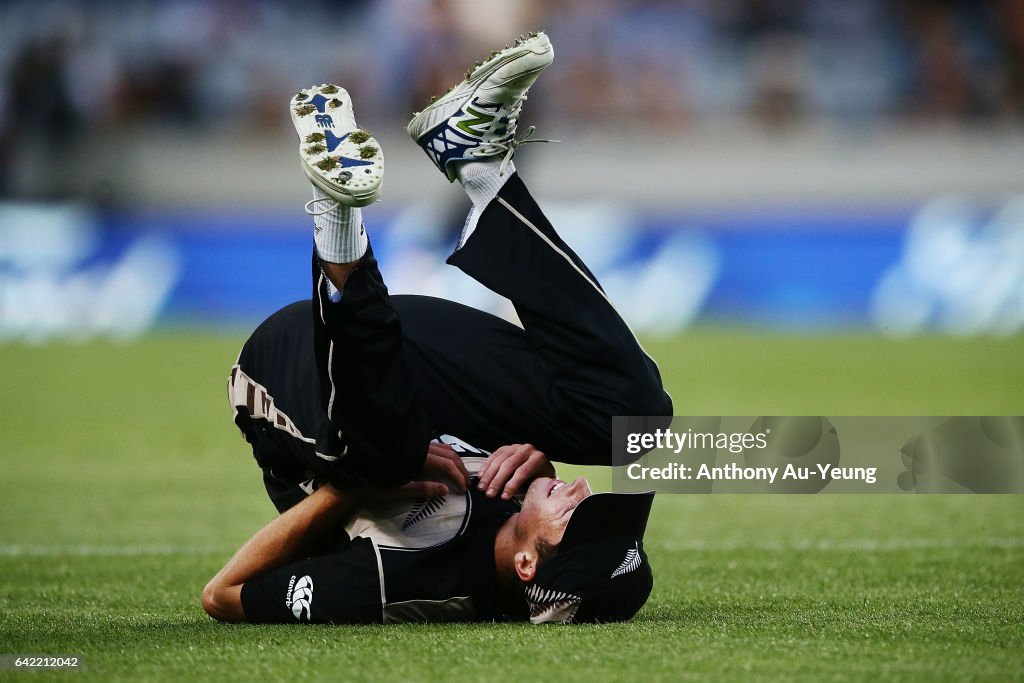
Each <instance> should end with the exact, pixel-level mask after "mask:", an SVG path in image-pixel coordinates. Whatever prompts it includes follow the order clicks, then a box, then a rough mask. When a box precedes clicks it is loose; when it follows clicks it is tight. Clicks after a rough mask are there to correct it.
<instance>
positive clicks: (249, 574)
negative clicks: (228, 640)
mask: <svg viewBox="0 0 1024 683" xmlns="http://www.w3.org/2000/svg"><path fill="white" fill-rule="evenodd" d="M355 501H356V497H355V496H354V495H351V494H346V493H344V492H342V491H339V490H338V489H336V488H334V487H333V486H331V485H330V484H325V485H323V486H321V487H320V488H319V489H318V490H317V491H315V492H314V493H313V495H311V496H309V497H307V498H306V499H305V500H303V501H302V502H300V503H299V504H298V505H296V506H295V507H293V508H291V509H290V510H287V511H286V512H285V513H284V514H282V515H281V516H279V517H277V518H276V519H274V520H273V521H272V522H270V523H269V524H267V525H266V526H265V527H263V528H262V529H260V531H259V532H257V533H256V535H255V536H253V537H252V538H250V539H249V540H248V541H247V542H246V543H245V545H243V546H242V547H241V548H239V549H238V552H236V553H235V555H234V557H232V558H231V560H230V561H229V562H228V563H227V564H226V565H224V568H223V569H221V570H220V571H219V572H217V575H216V576H214V577H213V578H212V579H210V582H209V583H207V584H206V588H204V589H203V609H204V610H206V613H207V614H209V615H210V616H211V617H213V618H214V619H217V620H220V621H232V622H238V621H245V612H244V611H243V610H242V584H244V583H245V582H246V581H249V580H250V579H253V578H255V577H257V576H260V575H261V574H265V573H266V572H268V571H270V570H271V569H276V568H277V567H280V566H282V565H285V564H287V563H289V562H291V561H292V560H295V559H297V558H300V557H304V556H305V555H307V554H308V553H309V551H310V549H311V548H313V547H314V546H315V543H316V541H317V540H318V539H319V538H320V537H321V536H322V535H323V533H324V532H325V531H327V530H328V529H331V528H332V527H334V525H335V524H336V523H337V522H338V521H339V520H341V518H342V517H344V516H345V515H347V514H348V513H349V512H350V511H351V510H352V507H353V506H354V504H355Z"/></svg>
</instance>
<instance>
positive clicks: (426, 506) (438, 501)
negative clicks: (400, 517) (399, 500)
mask: <svg viewBox="0 0 1024 683" xmlns="http://www.w3.org/2000/svg"><path fill="white" fill-rule="evenodd" d="M444 501H445V497H444V496H434V497H433V498H423V499H421V500H419V501H417V502H416V504H415V505H413V506H412V509H411V510H409V514H408V515H406V517H405V521H404V522H402V531H406V530H408V529H409V527H411V526H412V525H413V524H416V523H417V522H422V521H423V520H424V519H426V518H427V517H430V516H431V515H433V514H434V513H435V512H437V511H438V510H440V509H441V507H442V506H443V505H444Z"/></svg>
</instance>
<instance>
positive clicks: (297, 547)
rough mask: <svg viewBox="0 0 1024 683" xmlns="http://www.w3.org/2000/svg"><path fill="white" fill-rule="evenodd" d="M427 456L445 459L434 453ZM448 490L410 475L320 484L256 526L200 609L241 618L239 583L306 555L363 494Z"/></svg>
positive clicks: (398, 494) (225, 617)
mask: <svg viewBox="0 0 1024 683" xmlns="http://www.w3.org/2000/svg"><path fill="white" fill-rule="evenodd" d="M428 457H432V458H435V459H437V460H446V461H447V460H448V459H447V458H443V457H441V456H439V455H436V454H433V453H431V454H430V456H428ZM460 464H461V463H460ZM449 467H451V466H450V465H449ZM447 493H448V487H447V486H445V485H444V484H442V483H439V482H434V481H412V482H409V483H408V484H404V485H402V486H399V487H396V488H394V489H390V490H388V491H385V492H379V491H378V492H374V493H372V494H363V493H360V492H354V491H341V490H339V489H337V488H335V487H334V486H332V485H331V484H324V485H323V486H321V487H320V488H319V489H317V490H316V491H314V492H313V494H312V495H311V496H309V497H307V498H306V499H304V500H302V501H301V502H300V503H299V504H298V505H296V506H295V507H293V508H291V509H289V510H286V511H285V512H284V513H283V514H281V515H280V516H279V517H277V518H276V519H274V520H273V521H271V522H270V523H269V524H267V525H266V526H265V527H263V528H262V529H260V531H258V532H257V533H256V535H255V536H253V537H252V538H250V539H249V540H248V541H246V543H245V545H243V546H242V547H241V548H239V549H238V552H236V553H235V555H234V557H232V558H231V560H229V561H228V563H227V564H226V565H224V568H223V569H221V570H220V571H219V572H217V575H216V576H214V577H213V578H212V579H210V582H209V583H207V584H206V588H204V589H203V609H204V610H206V613H207V614H209V615H210V616H211V617H213V618H214V619H217V620H219V621H230V622H240V621H245V610H243V609H242V585H243V584H244V583H245V582H246V581H250V580H252V579H254V578H256V577H258V576H261V575H262V574H266V573H267V572H269V571H271V570H273V569H276V568H278V567H281V566H284V565H286V564H288V563H290V562H293V561H295V560H298V559H301V558H304V557H308V556H309V554H310V553H311V551H312V550H313V549H314V548H315V547H316V546H317V542H318V541H319V540H320V539H321V538H322V537H323V535H324V534H325V533H328V532H330V531H331V530H333V529H336V528H337V524H338V522H340V521H341V520H342V519H343V518H344V517H346V516H347V515H348V514H349V513H350V512H351V511H352V509H353V508H354V507H355V506H356V504H357V503H359V502H360V501H361V500H363V499H364V497H366V495H372V496H375V497H379V496H384V497H409V498H418V497H426V498H433V497H434V496H439V495H446V494H447Z"/></svg>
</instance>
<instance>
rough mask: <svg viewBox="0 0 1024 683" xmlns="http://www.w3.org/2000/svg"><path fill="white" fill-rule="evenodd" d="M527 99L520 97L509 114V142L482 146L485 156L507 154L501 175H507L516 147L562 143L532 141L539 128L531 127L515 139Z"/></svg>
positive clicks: (481, 150) (503, 161)
mask: <svg viewBox="0 0 1024 683" xmlns="http://www.w3.org/2000/svg"><path fill="white" fill-rule="evenodd" d="M526 98H527V95H525V94H524V95H523V96H522V97H520V98H519V101H518V102H516V105H515V107H514V108H513V109H512V111H510V112H509V114H508V123H507V124H506V126H507V128H508V130H510V131H512V133H511V134H510V135H509V139H508V141H507V142H505V141H502V140H496V141H494V142H487V143H484V144H483V145H480V152H481V154H483V155H484V156H493V155H494V154H498V153H500V152H504V153H505V156H504V158H503V159H502V160H501V166H499V167H498V174H499V175H505V169H506V168H507V167H508V164H509V162H510V161H512V155H513V154H515V152H516V147H518V146H519V145H525V144H526V143H528V142H561V140H545V139H541V138H538V139H536V140H532V139H531V138H532V137H533V134H534V133H535V132H536V130H537V126H530V127H529V128H527V129H526V132H525V133H524V134H523V135H520V136H519V137H518V138H517V137H515V130H516V125H517V124H518V123H519V114H520V112H522V110H523V102H525V101H526Z"/></svg>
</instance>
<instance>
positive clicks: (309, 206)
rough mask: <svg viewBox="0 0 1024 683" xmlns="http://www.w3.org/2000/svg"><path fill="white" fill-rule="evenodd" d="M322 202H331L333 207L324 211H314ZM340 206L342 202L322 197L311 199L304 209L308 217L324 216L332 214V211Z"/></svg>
mask: <svg viewBox="0 0 1024 683" xmlns="http://www.w3.org/2000/svg"><path fill="white" fill-rule="evenodd" d="M320 202H331V205H330V206H328V207H327V208H326V209H324V210H323V211H316V210H314V208H313V207H315V206H316V205H317V204H319V203H320ZM339 206H341V202H339V201H337V200H334V199H331V198H330V197H320V198H319V199H310V200H309V201H308V202H306V203H305V205H304V206H303V207H302V208H303V210H304V211H305V212H306V215H308V216H323V215H324V214H325V213H330V212H331V211H334V210H335V209H337V208H338V207H339Z"/></svg>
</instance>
